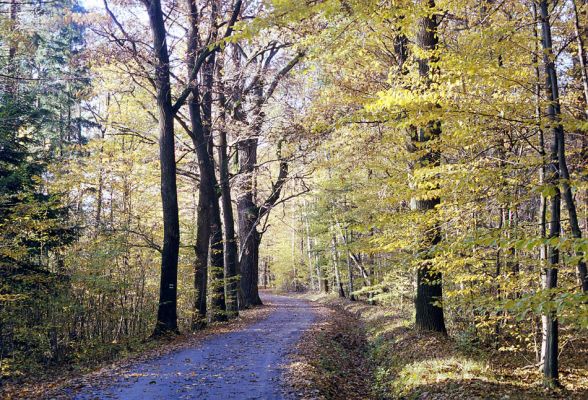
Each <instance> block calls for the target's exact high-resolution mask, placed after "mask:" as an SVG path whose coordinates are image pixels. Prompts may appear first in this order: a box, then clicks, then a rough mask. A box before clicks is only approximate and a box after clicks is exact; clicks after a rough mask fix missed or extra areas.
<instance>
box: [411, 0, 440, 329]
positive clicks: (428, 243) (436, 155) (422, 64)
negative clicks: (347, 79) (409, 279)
mask: <svg viewBox="0 0 588 400" xmlns="http://www.w3.org/2000/svg"><path fill="white" fill-rule="evenodd" d="M421 4H423V6H424V8H425V10H424V11H425V12H426V14H425V16H423V17H422V18H420V19H419V22H418V30H417V38H416V39H417V45H418V46H419V47H420V48H421V50H423V51H425V52H432V51H433V52H434V51H436V50H437V47H438V46H437V45H438V37H437V24H438V23H437V16H436V15H435V14H434V10H435V1H434V0H424V1H422V2H421ZM435 58H436V55H434V54H433V55H428V56H427V57H425V58H422V59H419V60H418V70H419V76H420V77H421V79H422V81H423V83H424V87H425V90H426V89H428V87H429V86H430V83H431V80H432V74H433V73H434V71H432V69H431V67H430V64H431V62H435V61H436V60H435ZM440 135H441V122H440V121H431V122H429V123H428V124H427V126H426V127H423V128H420V129H419V130H418V132H416V133H415V135H413V138H412V141H413V142H414V143H421V145H420V146H424V145H422V143H428V142H430V141H434V140H437V139H438V138H439V136H440ZM440 160H441V154H440V152H439V151H438V150H433V149H431V148H429V149H428V150H427V152H426V154H424V155H423V156H422V157H421V159H420V160H419V161H418V162H417V164H418V165H417V166H416V167H417V168H418V167H423V166H427V167H428V166H437V165H439V163H440ZM440 202H441V200H440V198H439V197H433V198H428V199H413V200H412V201H411V207H412V208H413V209H414V210H417V211H421V212H424V213H428V214H433V213H435V208H436V206H437V205H439V204H440ZM434 218H436V217H434ZM433 224H434V225H433V226H431V227H429V229H427V233H425V237H423V240H422V244H421V246H422V247H423V250H424V252H426V251H427V250H428V249H429V248H430V247H432V246H435V245H436V244H438V243H439V242H440V241H441V232H440V228H439V226H438V223H437V222H436V221H435V222H433ZM427 258H428V256H424V259H423V260H422V262H421V265H420V266H419V268H418V271H417V293H416V298H415V308H416V328H417V329H420V330H427V331H436V332H442V333H445V334H446V333H447V330H446V328H445V319H444V315H443V307H442V306H441V305H440V304H439V303H440V302H441V300H442V297H443V284H442V275H441V272H439V271H436V270H434V269H433V268H432V266H431V263H430V261H429V260H427Z"/></svg>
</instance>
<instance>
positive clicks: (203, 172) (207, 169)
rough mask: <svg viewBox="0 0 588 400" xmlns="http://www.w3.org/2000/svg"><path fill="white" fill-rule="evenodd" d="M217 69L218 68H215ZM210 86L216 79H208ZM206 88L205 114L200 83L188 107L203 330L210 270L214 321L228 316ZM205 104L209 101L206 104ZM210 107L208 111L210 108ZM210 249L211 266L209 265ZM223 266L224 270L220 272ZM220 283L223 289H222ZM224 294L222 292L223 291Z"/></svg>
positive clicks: (191, 50) (198, 312) (193, 48)
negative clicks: (197, 182)
mask: <svg viewBox="0 0 588 400" xmlns="http://www.w3.org/2000/svg"><path fill="white" fill-rule="evenodd" d="M188 2H189V7H190V23H191V24H190V33H189V42H188V60H187V61H188V70H189V71H192V70H193V69H194V65H195V63H196V59H197V56H198V54H197V48H198V10H197V7H196V3H195V1H194V0H188ZM213 56H214V54H213V55H212V56H210V58H209V59H208V61H207V62H206V64H205V65H204V71H206V70H207V69H209V68H211V67H210V66H209V65H208V64H210V63H214V58H213ZM212 68H214V67H212ZM207 83H208V84H209V85H211V84H212V82H207ZM205 86H207V87H206V88H205V90H206V93H209V94H205V95H204V96H203V107H202V108H203V110H205V111H204V115H201V113H200V94H199V90H198V85H194V86H193V88H192V93H191V95H190V97H189V98H188V109H189V112H190V121H191V125H192V130H191V135H190V136H191V138H192V142H193V144H194V149H195V151H196V155H197V157H198V169H199V172H200V187H199V190H198V217H197V218H198V221H197V228H196V246H195V251H196V259H195V265H194V270H195V271H194V288H195V295H196V296H195V310H194V317H193V320H192V328H193V329H199V328H201V327H202V326H203V325H205V323H206V319H207V304H206V300H207V292H208V290H207V289H208V288H207V286H208V272H209V271H210V274H211V277H212V286H213V287H212V289H213V290H212V294H211V296H212V301H211V306H212V311H213V313H212V315H211V316H210V318H211V320H219V319H221V320H222V319H224V318H226V316H225V313H224V312H225V305H224V284H223V265H224V261H223V249H222V246H223V245H222V242H223V240H222V225H221V222H220V208H219V204H218V198H217V195H216V190H215V188H216V176H215V173H214V164H213V161H212V157H211V154H210V152H209V150H210V148H209V142H210V141H211V138H210V136H211V131H210V125H211V123H212V115H211V104H212V97H211V93H212V88H211V87H208V85H205ZM204 104H207V105H206V106H204ZM207 110H208V111H207ZM203 116H204V120H203ZM209 248H210V263H211V265H210V269H209V268H208V260H209ZM219 269H220V273H219ZM219 286H220V289H219ZM221 291H222V293H219V292H221Z"/></svg>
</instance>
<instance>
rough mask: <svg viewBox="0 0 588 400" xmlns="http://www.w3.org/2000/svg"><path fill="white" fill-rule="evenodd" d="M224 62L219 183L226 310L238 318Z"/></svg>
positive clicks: (220, 85) (219, 76) (219, 79)
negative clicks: (223, 229)
mask: <svg viewBox="0 0 588 400" xmlns="http://www.w3.org/2000/svg"><path fill="white" fill-rule="evenodd" d="M222 70H223V69H222V61H220V60H219V63H218V66H217V82H218V83H217V84H218V88H219V102H220V118H219V119H220V124H221V127H220V131H219V143H218V149H217V153H218V163H219V175H220V177H219V181H220V182H219V183H220V192H221V206H222V216H223V225H224V228H225V237H224V244H225V248H224V250H225V287H226V308H227V315H228V316H229V317H231V316H236V315H238V313H239V304H238V301H237V299H238V288H239V281H238V267H239V265H238V257H239V254H238V249H237V239H236V237H235V218H234V216H233V202H232V200H231V186H230V182H229V180H230V175H229V153H228V145H227V131H226V129H225V121H226V113H225V105H226V99H225V95H224V84H223V80H222V79H223V76H222Z"/></svg>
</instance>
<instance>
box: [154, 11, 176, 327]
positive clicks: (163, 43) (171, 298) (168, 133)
mask: <svg viewBox="0 0 588 400" xmlns="http://www.w3.org/2000/svg"><path fill="white" fill-rule="evenodd" d="M145 5H146V7H147V11H148V14H149V21H150V25H151V31H152V33H153V48H154V49H155V50H154V51H155V54H154V55H155V64H156V77H155V83H156V87H157V108H158V110H159V158H160V164H161V167H160V168H161V201H162V207H163V248H162V255H161V279H160V289H159V307H158V311H157V323H156V326H155V331H154V333H153V334H154V335H155V336H157V335H161V334H164V333H167V332H178V325H177V281H178V253H179V247H180V224H179V217H178V193H177V186H176V159H175V140H174V112H173V106H172V98H171V86H170V71H169V54H168V48H167V40H166V31H165V25H164V21H163V13H162V10H161V3H160V0H149V1H145Z"/></svg>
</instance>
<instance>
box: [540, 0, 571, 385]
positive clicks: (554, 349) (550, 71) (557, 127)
mask: <svg viewBox="0 0 588 400" xmlns="http://www.w3.org/2000/svg"><path fill="white" fill-rule="evenodd" d="M540 13H541V34H542V43H543V64H544V68H545V79H546V92H547V93H546V94H547V98H548V100H549V105H548V106H547V118H548V119H549V120H550V123H551V124H552V128H551V130H552V133H553V144H552V146H551V163H550V165H549V168H548V173H547V177H546V178H547V179H546V181H547V183H549V184H551V186H552V188H553V194H552V195H551V201H550V203H551V204H550V209H551V220H550V224H549V238H550V239H551V238H557V237H559V235H560V231H561V215H560V213H561V193H560V189H559V183H560V177H561V170H560V169H561V165H562V164H561V157H562V156H565V155H564V154H563V151H564V147H563V139H564V131H563V126H562V125H561V110H560V104H559V86H558V83H557V74H556V70H555V64H554V62H553V49H552V41H551V23H550V21H549V11H548V2H547V0H541V2H540ZM549 264H550V265H549V266H548V267H547V268H546V270H545V275H544V288H545V290H551V289H555V288H556V287H557V272H558V271H557V268H558V264H559V249H558V248H557V246H551V248H550V254H549ZM550 308H551V307H550ZM542 322H543V343H542V354H543V379H544V385H545V386H547V387H555V386H559V371H558V346H559V343H558V320H557V314H556V313H555V312H554V311H552V310H548V311H547V312H546V313H545V314H544V315H543V317H542Z"/></svg>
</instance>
